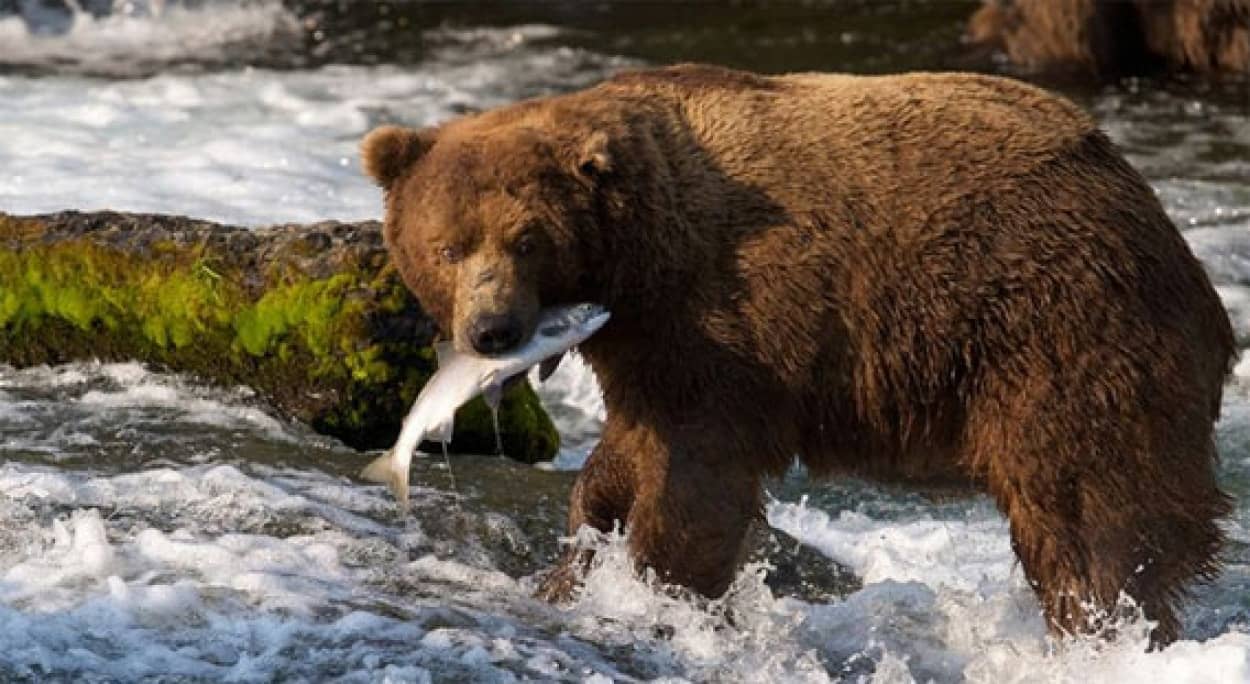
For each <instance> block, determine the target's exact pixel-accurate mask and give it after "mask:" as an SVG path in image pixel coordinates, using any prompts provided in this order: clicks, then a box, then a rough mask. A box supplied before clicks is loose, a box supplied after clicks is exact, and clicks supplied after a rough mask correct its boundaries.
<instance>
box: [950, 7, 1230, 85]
mask: <svg viewBox="0 0 1250 684" xmlns="http://www.w3.org/2000/svg"><path fill="white" fill-rule="evenodd" d="M965 35H966V38H967V39H968V41H969V42H971V43H974V44H979V45H985V46H996V47H999V48H1001V49H1003V50H1005V51H1006V53H1007V56H1008V57H1009V58H1010V59H1011V61H1012V62H1014V63H1016V64H1018V65H1021V66H1023V67H1025V68H1027V69H1031V70H1035V71H1069V72H1089V73H1093V74H1095V75H1098V76H1102V77H1110V78H1116V77H1120V76H1127V75H1147V74H1150V73H1154V72H1157V71H1160V70H1172V71H1190V72H1197V73H1220V72H1225V73H1246V72H1248V71H1250V0H985V4H984V5H982V6H981V8H980V9H978V10H977V11H976V13H974V14H973V16H972V18H971V19H970V20H969V22H968V29H967V32H966V34H965Z"/></svg>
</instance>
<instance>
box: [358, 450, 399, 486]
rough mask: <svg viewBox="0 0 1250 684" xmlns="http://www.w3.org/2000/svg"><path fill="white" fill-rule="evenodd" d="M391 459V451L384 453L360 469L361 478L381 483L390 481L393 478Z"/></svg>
mask: <svg viewBox="0 0 1250 684" xmlns="http://www.w3.org/2000/svg"><path fill="white" fill-rule="evenodd" d="M391 461H392V458H391V452H390V451H388V452H386V453H385V454H382V455H381V456H379V457H377V458H376V459H374V460H373V461H372V462H370V463H369V465H367V466H365V469H364V470H362V471H360V479H362V480H368V481H370V482H377V483H380V484H387V483H390V481H391V478H392V475H391V473H392V470H391Z"/></svg>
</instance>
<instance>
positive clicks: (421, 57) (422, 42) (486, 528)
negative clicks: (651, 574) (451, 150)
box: [0, 0, 1250, 682]
mask: <svg viewBox="0 0 1250 684" xmlns="http://www.w3.org/2000/svg"><path fill="white" fill-rule="evenodd" d="M113 4H114V5H116V6H115V7H114V6H112V5H110V4H109V3H108V2H101V1H97V2H84V3H82V4H81V6H80V8H79V9H78V10H77V11H66V10H64V9H58V7H56V6H54V5H55V3H53V2H50V0H8V2H5V1H4V0H0V210H3V211H8V212H15V213H29V212H40V211H54V210H61V209H67V208H76V209H103V208H109V209H119V210H131V211H158V212H171V213H180V214H189V215H193V216H197V217H203V218H210V219H218V220H223V221H230V222H237V223H243V224H252V225H260V224H265V223H272V222H280V221H311V220H319V219H325V218H341V219H361V218H377V217H378V215H379V212H380V197H379V195H378V192H377V190H376V189H374V188H373V187H372V186H371V185H369V184H368V183H367V182H366V181H365V180H364V179H363V178H362V177H361V176H360V174H359V172H358V171H357V168H358V159H357V155H356V151H355V148H356V144H357V141H358V140H359V138H360V136H361V135H362V134H363V133H364V132H365V131H366V130H368V129H369V128H370V127H372V126H374V125H377V124H379V123H384V122H401V123H406V124H411V125H423V124H429V123H433V122H437V121H440V120H443V119H446V118H448V117H451V116H454V115H456V114H459V113H463V112H467V111H474V110H478V109H483V108H487V107H491V106H495V105H499V104H503V103H506V102H509V101H512V100H515V99H518V98H521V97H527V96H532V95H538V94H546V93H555V92H560V91H565V90H569V89H572V88H577V87H580V86H584V85H587V84H590V83H593V82H595V81H596V80H598V79H601V78H603V77H604V76H605V75H607V74H610V73H612V72H613V71H615V70H618V69H621V68H625V67H629V66H635V65H643V64H652V63H666V62H670V61H676V60H685V59H699V60H707V61H716V62H720V63H725V64H731V65H735V66H744V67H751V68H756V69H761V70H768V71H780V70H796V69H824V70H844V71H854V72H874V73H879V72H886V71H896V70H904V69H913V68H946V67H958V66H962V65H964V64H965V63H964V62H962V61H961V59H962V58H961V56H960V55H958V54H957V51H956V50H953V49H952V46H954V45H955V44H956V43H957V38H958V35H959V32H960V19H961V18H962V17H963V16H965V15H966V13H967V12H968V11H969V9H970V6H969V5H968V4H967V3H958V2H929V3H925V2H909V3H868V2H841V3H835V4H834V5H833V6H828V5H825V4H822V3H815V4H801V5H800V4H797V3H796V4H781V5H775V6H773V7H771V8H769V9H753V8H750V7H743V6H725V7H720V6H714V5H710V4H693V5H685V6H672V5H658V4H657V5H645V4H636V3H635V4H628V6H623V5H621V4H612V3H606V4H596V3H553V4H546V5H543V6H541V8H539V9H537V10H535V9H534V8H533V7H529V8H526V6H524V5H522V4H519V3H515V4H509V3H503V4H496V5H490V4H482V3H464V4H435V5H430V4H419V3H398V4H395V3H391V4H380V3H379V4H374V3H347V4H340V3H332V2H326V3H312V2H309V3H305V4H295V3H287V4H286V5H283V4H279V3H277V2H272V1H266V0H257V1H252V2H224V1H220V0H219V1H217V2H214V1H212V0H203V1H201V2H195V3H190V4H183V5H178V4H175V3H173V2H154V1H152V0H148V1H147V2H141V1H136V2H116V3H113ZM1051 85H1053V86H1055V87H1057V88H1059V89H1061V90H1063V91H1064V92H1066V93H1067V94H1068V95H1069V96H1071V97H1073V98H1075V99H1076V100H1078V101H1079V102H1081V103H1082V104H1083V105H1085V106H1087V107H1089V108H1090V109H1091V110H1092V111H1093V112H1094V113H1095V114H1096V115H1097V117H1098V118H1099V119H1100V121H1101V122H1102V125H1103V126H1104V127H1105V128H1106V130H1107V131H1108V132H1109V133H1110V134H1111V136H1112V137H1113V138H1114V139H1115V140H1116V141H1117V143H1119V144H1120V145H1121V146H1122V147H1123V149H1124V151H1125V152H1126V154H1127V155H1128V156H1129V158H1130V159H1131V161H1132V162H1133V163H1134V164H1135V165H1136V166H1137V167H1138V168H1139V169H1141V170H1142V171H1143V172H1144V173H1145V174H1146V175H1147V177H1148V178H1149V179H1150V180H1151V182H1152V184H1153V185H1154V187H1155V188H1156V190H1157V191H1158V193H1159V195H1160V197H1161V198H1162V200H1163V202H1164V204H1165V206H1166V207H1167V209H1168V211H1169V213H1170V214H1171V216H1172V217H1173V219H1174V220H1175V221H1176V223H1177V225H1178V226H1180V227H1181V228H1182V230H1183V231H1184V232H1185V236H1186V238H1187V239H1188V241H1189V243H1190V245H1191V246H1192V247H1193V249H1194V250H1195V252H1196V253H1197V254H1198V256H1199V257H1200V258H1201V259H1202V261H1203V263H1204V265H1205V266H1206V268H1207V269H1208V272H1209V273H1210V274H1211V276H1212V278H1213V279H1214V281H1215V282H1216V283H1217V285H1218V288H1219V292H1220V295H1221V297H1222V298H1223V300H1224V302H1225V304H1226V306H1227V308H1228V310H1229V312H1230V314H1231V316H1232V318H1233V321H1234V325H1235V327H1236V329H1237V333H1238V336H1239V341H1240V342H1239V344H1240V346H1241V348H1242V350H1243V356H1242V359H1241V361H1240V364H1239V365H1238V367H1237V371H1236V372H1235V374H1234V377H1233V379H1232V380H1231V381H1230V383H1229V385H1228V388H1227V391H1226V399H1225V404H1224V416H1223V419H1222V421H1221V422H1220V424H1219V428H1218V442H1219V447H1220V452H1221V457H1222V460H1221V465H1220V469H1221V474H1222V479H1223V482H1224V485H1225V487H1226V488H1227V489H1228V490H1229V491H1230V492H1231V493H1232V494H1233V495H1234V496H1235V497H1236V498H1237V501H1238V507H1237V511H1236V513H1235V514H1234V516H1233V517H1232V518H1231V519H1230V520H1229V521H1228V523H1227V528H1228V532H1229V536H1230V537H1231V539H1232V543H1231V545H1230V548H1229V549H1228V553H1227V565H1226V569H1225V572H1224V574H1223V575H1222V576H1221V577H1220V578H1219V579H1218V580H1216V581H1215V582H1214V583H1212V584H1210V585H1207V586H1203V587H1199V588H1198V589H1197V590H1196V591H1195V598H1194V601H1193V602H1192V603H1191V604H1190V606H1189V608H1188V609H1187V612H1186V614H1185V632H1184V640H1183V641H1181V642H1180V643H1178V644H1176V645H1174V646H1172V647H1171V648H1169V649H1167V650H1166V651H1164V652H1161V653H1152V654H1147V653H1145V652H1144V644H1145V640H1144V630H1143V628H1141V627H1140V626H1137V627H1134V626H1131V625H1130V626H1129V627H1127V628H1126V635H1125V636H1123V637H1122V638H1121V639H1120V640H1119V641H1118V642H1116V643H1114V644H1109V645H1108V644H1102V643H1099V642H1094V641H1074V642H1069V643H1065V644H1062V645H1060V646H1058V647H1056V646H1055V645H1053V644H1051V643H1049V642H1048V641H1047V639H1046V637H1045V634H1044V631H1045V630H1044V627H1043V623H1042V620H1041V618H1040V616H1039V614H1038V607H1037V604H1036V602H1035V601H1034V599H1033V598H1032V596H1031V594H1030V592H1029V590H1028V588H1027V587H1026V586H1025V583H1024V581H1023V577H1022V573H1021V571H1020V568H1019V567H1018V565H1017V564H1016V563H1015V562H1014V559H1013V556H1012V554H1011V549H1010V544H1009V541H1008V536H1007V529H1006V525H1005V523H1004V521H1003V519H1002V518H1001V516H1000V515H999V514H998V513H997V512H996V511H995V509H994V507H993V506H992V504H991V503H990V502H989V501H988V500H987V499H985V498H981V497H974V498H964V497H958V496H952V495H950V494H948V493H942V492H909V491H902V490H897V489H891V488H882V487H878V486H874V485H870V484H866V483H862V482H855V481H841V482H823V483H822V482H811V481H808V480H807V479H806V478H805V477H804V475H803V474H802V473H799V472H795V473H792V474H791V475H790V476H788V477H787V478H785V479H784V480H782V481H778V482H773V483H770V485H769V492H770V499H769V501H770V503H769V505H768V517H769V521H770V522H771V523H772V525H773V526H775V527H776V528H778V529H780V530H784V531H786V532H788V533H789V534H790V535H793V536H794V537H796V538H798V539H800V540H802V541H803V542H804V543H805V544H806V545H807V546H808V547H809V549H813V550H815V551H816V552H818V553H815V554H812V553H811V551H808V552H807V553H808V554H809V556H808V557H805V559H804V560H801V561H795V562H798V563H799V564H800V565H803V564H805V565H804V567H806V569H807V571H808V574H807V575H804V577H805V578H806V579H804V580H803V581H799V582H791V583H789V584H787V583H785V582H780V583H779V582H777V581H772V580H766V579H765V576H766V574H767V566H768V564H769V563H772V564H775V565H778V566H780V567H785V566H786V565H787V563H790V562H791V561H790V560H787V559H789V558H790V557H791V556H793V555H794V554H793V553H792V552H793V549H772V550H771V551H766V552H764V553H762V554H759V555H757V557H756V560H755V561H754V562H752V564H750V565H748V566H747V568H746V569H744V570H743V572H742V573H741V574H740V576H739V577H738V579H737V581H736V582H735V584H734V587H733V589H732V590H731V591H730V593H729V594H728V595H727V596H726V597H725V598H724V599H722V600H719V601H716V602H712V603H707V602H700V601H695V600H692V599H689V598H687V597H683V596H680V595H673V594H672V593H670V592H664V591H657V590H656V589H654V588H652V587H651V586H649V585H647V584H645V583H644V582H642V581H640V580H638V579H637V578H635V577H634V576H633V574H632V572H631V571H630V570H629V566H628V563H627V562H626V560H625V554H624V546H623V544H622V542H621V540H620V539H617V538H606V539H600V540H597V541H596V542H595V543H596V544H598V545H599V546H600V548H601V553H600V554H599V558H600V559H601V560H602V562H601V563H600V564H599V565H598V566H597V567H596V568H594V569H593V570H592V572H591V574H590V576H589V577H588V579H587V583H586V588H585V591H584V592H583V593H582V595H581V596H580V598H579V599H578V600H577V601H576V602H574V603H573V604H572V605H571V606H563V607H553V606H550V605H547V604H544V603H541V602H538V601H535V600H533V599H531V598H530V592H531V590H532V588H533V586H534V573H536V572H537V571H539V570H540V569H542V568H543V567H546V566H547V565H548V564H549V563H550V562H551V559H552V558H553V557H554V555H555V553H556V552H557V546H556V541H557V538H558V537H559V536H560V535H561V534H562V528H563V518H564V511H565V506H566V503H565V500H566V497H567V493H568V488H569V485H570V483H571V481H572V478H573V476H574V472H573V471H575V470H576V469H577V467H578V466H579V465H580V463H581V461H582V460H583V459H584V458H585V455H586V453H587V452H588V450H589V448H590V447H591V446H593V444H594V440H595V437H596V434H597V430H598V427H599V425H600V423H601V421H602V419H603V410H602V406H601V404H600V403H599V399H598V394H597V390H596V388H595V385H594V379H593V377H592V376H591V374H590V373H589V372H588V371H587V370H586V368H585V366H584V365H582V364H581V363H580V362H578V361H577V360H576V359H572V360H571V361H566V363H565V364H564V365H563V366H562V367H561V369H560V371H559V372H558V373H557V375H556V376H555V377H554V378H553V379H552V380H550V381H548V383H547V384H546V385H544V386H543V387H542V388H541V390H540V391H541V393H542V395H543V397H544V400H545V401H546V402H547V403H548V405H549V406H550V408H551V410H552V412H553V415H554V416H555V418H556V420H557V423H558V425H559V427H560V429H561V431H562V433H563V435H564V438H565V443H564V447H563V449H562V451H561V453H560V455H559V457H558V458H557V459H556V461H555V462H554V463H552V464H547V465H546V466H544V467H538V468H535V467H529V466H523V465H519V464H516V463H513V462H510V461H507V460H503V459H498V458H488V457H480V456H472V455H453V457H452V460H451V464H452V468H453V472H454V476H455V477H454V484H453V480H452V479H451V478H450V477H449V473H448V471H447V468H446V467H445V466H444V465H443V464H442V461H441V459H438V458H434V459H421V460H418V461H417V463H416V465H415V472H414V490H413V499H414V507H413V511H412V513H411V514H410V515H406V516H405V515H401V514H400V513H399V512H398V511H397V510H396V507H395V506H394V504H393V501H392V499H391V498H390V497H389V495H387V494H386V493H385V492H384V491H383V490H382V489H381V488H379V487H376V486H371V485H366V484H363V483H361V482H359V481H357V480H355V479H353V477H352V475H353V473H355V472H356V471H357V470H358V469H359V468H360V467H361V466H362V465H363V464H364V463H366V462H367V461H368V460H369V459H370V458H371V457H372V455H370V454H360V453H355V452H353V451H351V450H349V449H346V448H344V447H343V446H341V445H339V444H336V443H335V442H333V441H332V440H329V439H326V438H323V437H319V436H317V435H315V434H312V433H311V432H309V431H308V430H306V429H305V428H303V427H301V426H299V425H296V424H292V423H289V422H287V421H284V420H283V419H281V418H278V417H276V416H275V415H273V414H272V413H270V412H269V411H267V410H266V409H265V408H264V406H262V405H261V404H260V403H258V402H257V401H256V400H255V398H254V397H253V396H252V395H251V393H250V392H249V391H248V390H247V389H246V388H242V387H239V388H217V387H209V386H206V385H205V384H203V383H201V382H197V381H196V380H195V379H193V378H187V377H181V376H177V375H171V374H166V373H159V372H155V371H153V370H151V369H147V368H144V367H142V366H140V365H138V364H133V363H122V364H117V363H113V364H101V363H87V362H84V363H75V364H69V365H65V366H59V367H55V368H46V367H45V368H31V369H24V370H16V369H12V368H7V367H3V366H0V680H2V681H11V680H12V681H135V680H150V681H218V680H228V681H249V682H250V681H273V680H283V681H323V680H337V681H346V682H366V681H368V682H372V681H393V682H422V681H448V680H451V681H470V680H472V681H501V682H506V681H514V680H527V679H528V680H565V681H596V682H603V681H609V680H621V681H630V680H654V679H658V680H664V681H683V680H689V681H707V680H715V681H738V680H741V681H770V682H771V681H830V680H844V681H860V680H863V681H876V682H908V681H928V680H934V681H939V682H954V681H976V682H1067V681H1071V682H1085V681H1125V680H1133V679H1136V680H1140V681H1193V682H1215V681H1250V353H1247V352H1245V349H1246V348H1247V347H1248V346H1250V112H1248V107H1250V105H1248V104H1247V92H1246V84H1245V83H1244V82H1243V83H1222V84H1215V85H1203V84H1195V83H1185V82H1173V83H1167V84H1161V83H1155V82H1150V81H1134V82H1127V83H1122V84H1118V85H1115V86H1108V87H1098V88H1095V87H1090V86H1088V85H1085V86H1081V85H1074V84H1063V83H1055V84H1051ZM813 558H814V560H813ZM813 565H814V566H815V569H814V570H813ZM822 568H826V569H827V571H822ZM838 568H844V569H849V571H851V572H852V573H853V574H854V576H855V577H856V578H858V579H857V580H854V581H848V580H847V579H846V577H845V576H844V575H843V573H841V572H840V571H838Z"/></svg>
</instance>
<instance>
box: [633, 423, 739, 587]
mask: <svg viewBox="0 0 1250 684" xmlns="http://www.w3.org/2000/svg"><path fill="white" fill-rule="evenodd" d="M703 440H704V441H705V442H712V443H713V444H715V437H714V435H705V436H704V437H703ZM744 461H749V456H745V455H742V454H733V453H730V452H729V450H725V451H720V452H710V451H699V450H695V449H692V450H685V449H683V448H681V446H680V445H673V446H671V447H670V448H669V449H668V450H666V451H664V452H661V453H658V454H656V458H655V459H654V460H652V461H651V462H650V467H647V468H644V469H641V471H640V473H639V476H638V486H637V490H636V492H635V495H634V505H633V507H632V508H631V509H630V513H629V518H628V519H627V521H626V530H627V531H628V532H629V547H630V551H631V554H632V556H633V557H634V559H635V561H636V562H637V563H638V564H639V566H640V567H644V568H651V569H653V570H655V572H656V574H657V575H658V577H659V579H660V580H661V581H663V582H666V583H669V584H678V585H681V586H684V587H688V588H690V589H693V590H695V591H697V592H699V593H700V594H703V595H704V596H707V597H709V598H715V597H717V596H720V595H721V594H723V593H725V590H726V589H728V588H729V584H730V582H732V581H733V577H734V574H735V573H736V572H737V569H738V566H739V565H740V564H741V562H742V560H743V557H744V550H745V543H746V538H747V536H748V532H750V530H751V526H752V524H753V523H754V522H755V521H757V520H759V519H761V518H762V511H761V507H760V481H759V477H758V475H757V474H756V473H754V472H751V470H750V469H748V468H745V467H743V466H742V462H744Z"/></svg>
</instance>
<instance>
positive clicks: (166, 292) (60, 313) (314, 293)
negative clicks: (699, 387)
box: [0, 216, 557, 461]
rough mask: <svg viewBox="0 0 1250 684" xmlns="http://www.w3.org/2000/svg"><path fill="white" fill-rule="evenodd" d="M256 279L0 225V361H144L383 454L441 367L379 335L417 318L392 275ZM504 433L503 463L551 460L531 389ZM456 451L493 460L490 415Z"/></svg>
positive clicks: (403, 341) (363, 272) (219, 259)
mask: <svg viewBox="0 0 1250 684" xmlns="http://www.w3.org/2000/svg"><path fill="white" fill-rule="evenodd" d="M295 242H297V243H298V242H300V241H295ZM15 245H20V247H15ZM262 275H263V278H264V279H265V282H263V283H255V282H253V281H255V280H256V277H257V273H244V272H241V271H239V270H237V269H236V268H234V267H232V266H231V265H230V261H229V260H228V259H226V258H224V257H223V256H222V255H221V254H219V253H216V252H213V251H211V250H209V249H207V248H205V247H203V246H185V245H175V244H174V243H172V242H167V241H163V242H154V243H151V244H147V245H145V246H144V247H143V248H138V247H135V248H131V247H126V248H116V247H112V246H108V245H104V244H100V243H97V242H95V241H93V240H91V239H90V238H89V237H68V238H64V239H59V240H48V239H46V237H45V230H44V228H43V227H42V226H40V225H39V224H38V222H31V221H23V220H14V219H11V218H8V217H4V216H0V361H7V362H9V363H17V364H19V365H20V364H27V363H57V362H62V361H67V360H71V359H75V358H84V357H91V356H95V357H99V358H118V359H121V358H127V359H139V360H143V361H147V362H151V363H156V364H159V365H162V366H165V367H168V368H171V369H173V370H177V371H182V372H188V373H193V374H198V375H201V376H203V377H206V378H208V379H210V380H213V381H216V382H219V383H226V384H247V385H250V386H252V387H253V388H255V389H256V390H257V391H258V392H260V393H261V394H262V395H263V396H266V397H267V398H269V399H270V400H271V401H272V402H273V403H274V404H275V405H276V406H278V407H279V408H281V409H283V410H284V411H286V412H287V413H289V414H291V415H293V416H294V417H297V418H300V419H303V420H305V421H307V422H309V423H310V424H312V425H313V427H314V428H315V429H318V430H320V431H322V432H326V433H328V434H331V435H334V436H337V437H339V438H341V439H343V440H344V441H345V442H347V443H348V444H351V445H353V446H356V447H363V448H375V447H383V446H389V444H390V443H391V442H392V441H393V440H394V438H395V436H396V434H397V433H398V430H399V426H400V422H401V420H402V418H403V416H404V414H405V413H406V412H407V409H408V407H409V405H410V404H411V402H412V401H413V399H414V398H415V397H416V395H417V393H418V392H419V391H420V388H421V387H422V386H423V385H424V384H425V381H426V380H427V379H428V378H429V376H430V373H431V372H433V370H434V356H435V355H434V353H433V349H432V348H431V347H430V346H429V343H430V341H431V340H429V339H425V340H420V339H411V337H399V338H395V339H388V338H387V337H386V336H385V335H382V334H379V333H378V331H377V329H376V328H377V327H378V322H379V321H385V320H387V319H388V318H389V317H397V316H409V317H413V316H421V314H420V313H419V309H416V307H415V304H414V302H413V301H412V299H411V297H410V296H409V295H408V293H407V290H406V289H405V288H404V287H403V285H402V283H401V282H400V280H399V278H398V276H397V275H396V274H395V273H394V272H393V271H392V270H390V269H389V268H382V269H378V268H373V267H368V266H360V265H356V266H352V265H350V264H349V265H347V266H345V267H344V269H343V270H342V271H340V272H338V273H336V274H334V275H332V276H330V277H327V278H320V279H316V278H311V277H308V276H305V275H303V274H302V273H300V272H298V271H297V270H296V269H293V268H288V267H284V266H283V265H282V264H281V263H280V262H279V263H278V264H277V265H276V266H275V267H274V268H272V269H271V271H270V272H268V273H265V274H262ZM243 283H251V285H250V286H249V287H247V288H245V287H244V285H243ZM500 422H501V428H502V433H503V438H504V444H505V452H506V453H507V454H508V455H509V456H512V457H514V458H519V459H521V460H526V461H534V460H539V459H545V458H550V457H551V456H552V455H553V454H554V453H555V449H556V445H557V436H556V433H555V429H554V427H553V426H552V424H551V421H550V420H549V419H548V418H547V416H546V414H545V413H544V412H543V410H542V408H541V406H540V405H539V403H538V400H537V397H535V396H534V394H533V392H532V390H530V389H529V388H528V387H527V386H522V387H518V388H516V389H514V390H512V391H510V392H509V393H508V394H507V396H506V398H505V402H504V406H503V412H502V415H501V421H500ZM453 444H454V445H455V447H456V448H457V449H459V450H462V451H475V452H483V453H490V452H493V451H494V429H493V424H492V421H491V419H490V414H489V411H488V410H487V409H486V407H485V405H484V404H481V403H480V402H475V403H474V404H471V405H470V406H467V407H466V408H465V409H463V410H462V411H461V414H460V415H459V417H458V419H457V434H456V438H455V441H454V442H453Z"/></svg>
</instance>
